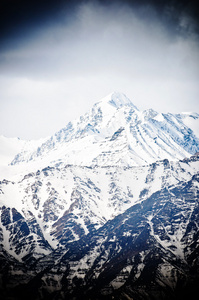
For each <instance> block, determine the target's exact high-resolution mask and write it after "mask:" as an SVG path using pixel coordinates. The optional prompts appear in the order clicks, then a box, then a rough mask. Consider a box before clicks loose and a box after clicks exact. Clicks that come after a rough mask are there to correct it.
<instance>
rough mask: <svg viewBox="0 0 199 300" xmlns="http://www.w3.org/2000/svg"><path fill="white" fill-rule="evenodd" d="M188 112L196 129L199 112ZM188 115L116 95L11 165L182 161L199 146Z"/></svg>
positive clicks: (20, 156) (105, 164)
mask: <svg viewBox="0 0 199 300" xmlns="http://www.w3.org/2000/svg"><path fill="white" fill-rule="evenodd" d="M188 116H189V119H190V118H191V119H193V120H192V123H194V126H195V127H196V128H197V126H199V125H198V124H199V115H198V114H194V115H193V114H190V115H188ZM188 116H187V115H186V118H185V117H184V115H181V114H180V115H172V114H161V113H157V112H155V111H153V110H152V109H150V110H146V111H139V110H138V109H137V108H136V107H135V106H134V105H133V104H132V102H131V101H130V100H129V99H128V98H127V97H126V96H125V95H123V94H121V93H112V94H110V95H108V96H107V97H106V98H104V99H103V100H102V101H100V102H99V103H96V104H95V105H94V106H93V108H92V109H91V110H90V111H89V112H88V113H87V114H85V115H84V116H81V117H80V118H79V119H77V120H75V121H72V122H70V123H69V124H68V125H67V126H66V127H65V128H63V129H61V130H60V131H59V132H57V133H56V134H55V135H54V136H52V137H51V138H50V139H48V140H47V141H46V142H45V143H42V144H41V145H40V146H39V147H38V148H37V150H36V151H33V152H30V151H26V152H20V153H19V154H18V155H16V156H15V158H14V160H13V161H12V164H13V165H16V164H20V163H23V162H31V163H33V162H35V163H38V164H39V165H42V166H43V167H45V166H46V165H48V164H49V163H50V164H51V165H52V164H56V163H62V162H64V163H68V164H74V165H81V166H85V165H86V166H94V165H97V166H107V165H109V166H111V165H114V166H124V165H125V166H136V165H144V164H147V163H152V162H154V161H156V160H161V159H165V158H167V159H169V160H177V159H182V158H185V157H189V156H190V155H192V154H194V153H196V152H197V151H198V150H199V137H198V132H194V131H193V130H192V129H191V128H189V127H188V126H187V125H186V124H188V123H190V122H188ZM194 126H193V124H192V128H193V127H194Z"/></svg>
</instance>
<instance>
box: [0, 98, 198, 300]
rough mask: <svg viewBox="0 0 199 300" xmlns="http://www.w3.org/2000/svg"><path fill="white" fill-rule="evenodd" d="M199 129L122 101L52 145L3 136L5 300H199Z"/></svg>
mask: <svg viewBox="0 0 199 300" xmlns="http://www.w3.org/2000/svg"><path fill="white" fill-rule="evenodd" d="M198 129H199V114H197V113H195V112H184V113H180V112H179V113H178V114H172V113H167V114H165V113H160V112H156V111H154V110H153V109H148V110H144V111H141V110H139V107H136V106H135V105H134V104H133V103H132V101H131V100H130V99H128V97H127V96H125V95H124V94H122V93H120V92H113V93H111V94H109V95H108V96H107V97H105V98H103V99H102V100H101V101H99V102H98V103H96V104H95V105H94V106H93V107H92V108H91V109H90V110H89V111H88V112H87V113H86V114H84V115H83V116H80V117H79V118H77V119H76V120H73V121H71V122H69V123H68V124H66V126H65V127H64V128H62V129H61V130H59V131H58V132H56V133H55V134H54V135H52V136H51V137H46V138H45V139H42V140H38V141H23V140H20V139H17V138H14V139H9V138H5V137H3V136H1V137H0V143H1V152H0V158H1V159H0V162H1V166H0V171H1V174H0V180H1V181H0V293H1V297H2V299H5V300H8V299H27V298H30V299H34V300H36V299H71V300H72V299H73V300H76V299H77V300H78V299H86V300H88V299H93V300H94V299H95V300H96V299H102V300H103V299H126V300H128V299H134V300H148V299H150V300H152V299H153V300H154V299H155V300H156V299H157V300H161V299H162V300H163V299H164V300H166V299H168V300H171V299H172V300H175V299H187V298H188V297H190V298H191V299H196V297H197V296H196V295H198V292H199V290H198V279H199V267H198V266H199V261H198V251H199V248H198V245H199V232H198V228H199V154H198V152H199V131H198Z"/></svg>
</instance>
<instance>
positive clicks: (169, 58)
mask: <svg viewBox="0 0 199 300" xmlns="http://www.w3.org/2000/svg"><path fill="white" fill-rule="evenodd" d="M168 14H170V15H171V12H168V13H167V15H168ZM67 16H68V15H67ZM67 16H66V19H64V18H63V19H62V22H58V23H56V22H52V23H51V24H49V23H48V25H47V26H43V27H41V28H40V30H37V31H36V32H34V34H32V36H31V37H29V38H25V39H24V40H23V41H21V42H20V43H17V44H16V45H15V46H13V47H12V48H11V47H10V48H9V49H8V48H5V49H4V50H3V49H2V50H1V53H0V70H1V71H0V90H1V92H0V93H1V95H0V99H1V100H0V101H1V115H0V120H1V121H0V126H1V128H2V133H3V134H6V135H8V136H15V135H18V136H20V137H25V138H37V137H39V136H45V135H50V134H52V133H54V132H55V131H56V130H58V129H60V128H61V127H63V126H64V125H65V124H66V123H67V122H68V121H69V120H70V119H72V118H75V117H77V116H78V115H79V114H83V113H84V112H85V111H86V110H87V109H89V107H90V106H91V105H92V104H93V103H94V102H96V101H98V100H99V99H100V98H101V97H103V96H105V95H106V94H108V93H110V92H111V91H113V90H120V91H122V92H124V93H126V94H127V96H129V98H131V99H132V101H133V102H134V103H135V104H136V105H137V106H138V107H140V108H141V109H145V108H149V107H152V108H154V109H156V110H159V111H171V112H180V111H187V110H188V111H191V110H192V111H193V110H195V111H198V78H199V71H198V70H199V68H198V62H199V51H198V50H199V43H198V38H197V36H196V34H195V33H194V31H192V32H191V33H190V34H182V33H183V32H184V33H185V32H186V33H187V31H188V29H187V28H188V27H189V26H188V25H187V24H190V23H191V21H189V20H186V17H185V15H183V14H181V15H180V16H181V18H178V19H179V22H178V26H177V27H178V28H179V27H180V28H181V29H180V31H176V30H174V31H172V30H171V27H170V26H168V24H167V22H163V21H162V19H161V18H160V17H159V15H158V14H157V10H155V9H154V8H153V6H151V5H146V6H142V7H137V8H135V7H132V6H129V5H127V4H121V3H119V2H118V3H117V4H114V5H109V6H107V5H102V4H99V3H98V2H87V3H83V4H82V3H80V4H79V5H78V6H76V9H75V10H74V11H73V15H72V17H71V18H70V22H69V21H68V17H67ZM180 22H181V23H180ZM180 24H181V25H180ZM183 26H184V27H185V29H186V30H184V31H183ZM177 27H176V26H175V29H176V28H177ZM24 113H25V115H24ZM19 120H23V122H22V121H20V122H18V121H19Z"/></svg>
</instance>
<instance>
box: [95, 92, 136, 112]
mask: <svg viewBox="0 0 199 300" xmlns="http://www.w3.org/2000/svg"><path fill="white" fill-rule="evenodd" d="M107 104H108V105H111V106H113V107H114V108H116V109H118V108H121V107H123V106H131V107H133V108H134V109H135V110H138V109H137V107H136V106H135V105H134V104H133V103H132V102H131V100H130V99H129V98H128V97H127V96H126V95H125V94H123V93H121V92H112V93H110V94H109V95H107V96H106V97H104V98H103V99H102V100H101V101H100V102H98V103H96V105H97V106H105V105H107Z"/></svg>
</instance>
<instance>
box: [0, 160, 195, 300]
mask: <svg viewBox="0 0 199 300" xmlns="http://www.w3.org/2000/svg"><path fill="white" fill-rule="evenodd" d="M196 161H198V158H193V159H191V161H190V160H187V161H186V162H183V167H185V166H186V164H187V167H188V168H186V167H185V169H187V170H188V169H189V171H190V166H191V164H192V163H196ZM180 164H182V163H180ZM164 166H165V167H166V168H165V171H166V170H169V169H170V170H171V169H172V168H169V166H170V167H171V165H169V164H168V162H167V163H165V164H164ZM178 171H179V174H180V173H182V169H181V170H179V169H178ZM189 171H188V173H189ZM185 173H186V171H185ZM189 175H191V174H189ZM151 179H152V177H151V176H150V180H151ZM174 181H175V184H174V185H173V184H172V185H169V186H168V185H163V186H162V187H161V188H160V190H158V191H157V192H155V193H153V194H152V195H150V196H149V197H146V198H144V199H143V201H142V202H140V203H137V204H135V205H133V206H131V207H130V208H129V209H127V210H126V211H125V212H124V213H123V214H120V215H118V216H116V217H115V218H113V219H112V220H110V221H108V222H105V223H104V225H103V226H101V227H100V228H98V229H97V230H94V231H93V230H91V231H90V232H89V233H88V235H82V236H81V238H80V239H79V240H77V241H74V242H70V243H67V244H65V245H64V246H63V244H62V245H60V246H59V247H56V249H55V250H54V251H51V253H50V254H47V255H43V257H41V256H40V258H39V259H37V260H35V259H34V260H33V259H30V256H31V255H32V253H30V255H29V256H28V255H27V256H26V257H25V258H24V259H22V261H24V262H23V263H22V262H21V263H19V262H17V261H15V260H14V259H13V258H12V257H11V256H9V255H8V254H7V252H6V251H5V250H4V249H3V251H2V255H1V256H0V259H1V262H2V265H3V266H5V265H6V261H7V262H8V261H9V265H8V266H7V267H6V268H5V267H4V272H3V273H2V272H1V274H3V277H2V280H3V282H4V289H2V287H1V290H0V291H1V294H2V295H5V299H27V297H30V299H60V300H61V299H69V300H70V299H71V300H72V299H73V300H74V299H75V300H80V299H81V300H82V299H84V300H87V299H90V300H103V299H110V300H111V299H121V300H122V299H125V300H129V299H136V300H163V299H164V300H176V299H181V300H185V299H187V298H190V299H197V296H198V292H199V290H198V279H199V268H198V250H199V248H198V243H199V235H198V227H199V217H198V216H199V214H198V211H199V202H198V201H199V194H198V191H199V176H198V175H194V176H192V177H191V176H190V177H189V179H188V180H184V179H183V181H180V180H179V181H178V180H177V179H176V180H174ZM78 200H79V205H82V201H81V199H80V198H78ZM12 214H13V212H12ZM4 215H5V213H4ZM82 217H83V216H82ZM16 218H17V217H16V216H15V219H16ZM3 220H4V219H3ZM13 221H14V219H13ZM13 221H12V222H13ZM3 222H4V221H3ZM8 223H9V222H7V224H6V225H5V224H4V226H8ZM67 227H68V228H71V227H72V228H73V229H74V230H75V227H73V224H72V222H70V223H68V224H67ZM6 230H7V231H9V230H10V229H9V228H8V227H6ZM63 236H64V234H63ZM65 236H66V237H67V236H68V234H66V235H65ZM1 241H3V238H1ZM19 244H20V243H19ZM1 247H2V242H1Z"/></svg>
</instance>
